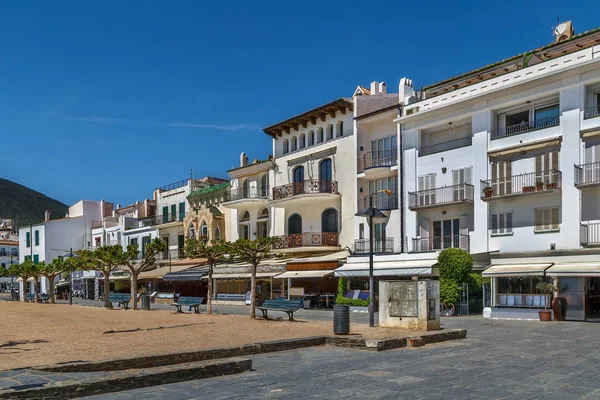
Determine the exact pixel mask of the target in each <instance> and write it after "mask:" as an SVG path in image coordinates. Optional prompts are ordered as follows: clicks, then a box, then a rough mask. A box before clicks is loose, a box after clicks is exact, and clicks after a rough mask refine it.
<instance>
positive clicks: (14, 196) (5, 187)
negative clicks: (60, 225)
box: [0, 178, 68, 226]
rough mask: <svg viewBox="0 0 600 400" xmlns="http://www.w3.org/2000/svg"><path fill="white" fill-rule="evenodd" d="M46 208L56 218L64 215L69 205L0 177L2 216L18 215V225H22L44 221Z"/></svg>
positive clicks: (0, 210)
mask: <svg viewBox="0 0 600 400" xmlns="http://www.w3.org/2000/svg"><path fill="white" fill-rule="evenodd" d="M46 210H48V211H50V218H52V219H56V218H62V217H64V216H65V214H66V213H67V210H68V207H67V205H66V204H63V203H61V202H60V201H58V200H54V199H51V198H50V197H48V196H46V195H45V194H43V193H40V192H36V191H35V190H32V189H29V188H28V187H26V186H23V185H19V184H18V183H15V182H12V181H9V180H8V179H3V178H0V217H7V218H15V215H17V225H18V226H22V225H28V224H34V223H38V222H42V221H43V220H44V213H45V212H46Z"/></svg>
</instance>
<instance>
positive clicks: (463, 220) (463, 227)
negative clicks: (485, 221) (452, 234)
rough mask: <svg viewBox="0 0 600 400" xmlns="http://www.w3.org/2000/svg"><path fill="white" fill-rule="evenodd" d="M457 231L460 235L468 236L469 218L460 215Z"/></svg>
mask: <svg viewBox="0 0 600 400" xmlns="http://www.w3.org/2000/svg"><path fill="white" fill-rule="evenodd" d="M458 229H459V232H460V234H461V235H468V234H469V216H468V215H461V216H460V219H459V221H458Z"/></svg>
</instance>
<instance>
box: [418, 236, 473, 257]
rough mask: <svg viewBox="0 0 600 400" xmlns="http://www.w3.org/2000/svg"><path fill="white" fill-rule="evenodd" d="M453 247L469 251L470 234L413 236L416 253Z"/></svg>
mask: <svg viewBox="0 0 600 400" xmlns="http://www.w3.org/2000/svg"><path fill="white" fill-rule="evenodd" d="M451 248H456V249H463V250H466V251H469V235H446V236H430V237H422V238H413V250H412V251H413V252H415V253H420V252H425V251H436V250H443V249H451Z"/></svg>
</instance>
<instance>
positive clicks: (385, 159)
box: [358, 150, 398, 173]
mask: <svg viewBox="0 0 600 400" xmlns="http://www.w3.org/2000/svg"><path fill="white" fill-rule="evenodd" d="M397 164H398V151H397V150H377V151H370V152H368V153H365V154H363V156H362V157H359V158H358V172H359V173H361V172H364V171H365V170H366V169H369V168H379V167H391V166H392V165H397Z"/></svg>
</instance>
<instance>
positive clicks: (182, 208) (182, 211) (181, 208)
mask: <svg viewBox="0 0 600 400" xmlns="http://www.w3.org/2000/svg"><path fill="white" fill-rule="evenodd" d="M184 218H185V202H181V203H179V221H183V219H184Z"/></svg>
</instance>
